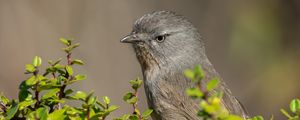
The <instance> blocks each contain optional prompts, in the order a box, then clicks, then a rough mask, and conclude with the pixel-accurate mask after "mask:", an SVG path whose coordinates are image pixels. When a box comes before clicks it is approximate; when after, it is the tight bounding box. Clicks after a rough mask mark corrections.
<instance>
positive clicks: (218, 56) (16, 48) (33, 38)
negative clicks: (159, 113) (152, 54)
mask: <svg viewBox="0 0 300 120" xmlns="http://www.w3.org/2000/svg"><path fill="white" fill-rule="evenodd" d="M157 10H172V11H175V12H177V13H179V14H182V15H184V16H186V17H187V18H188V19H189V20H190V21H192V22H193V24H194V25H195V26H196V27H197V28H198V29H199V31H200V33H201V34H202V36H203V39H204V40H205V42H206V51H207V54H208V56H209V58H210V60H211V62H212V63H213V64H214V66H215V67H216V69H217V71H218V72H219V73H220V74H221V76H222V77H223V79H224V80H225V81H226V83H227V84H228V86H229V87H230V89H231V90H232V92H233V94H234V95H236V96H237V98H238V99H239V100H240V101H241V102H242V103H244V106H245V107H246V108H247V109H248V111H249V113H250V114H251V115H263V116H265V117H267V118H269V117H270V116H271V115H274V116H275V118H277V119H282V115H281V114H280V112H279V109H280V108H287V107H288V104H289V101H290V100H291V99H292V98H295V97H298V98H299V97H300V90H299V80H300V74H299V71H300V40H299V38H300V1H299V0H226V1H225V0H189V1H182V0H151V1H150V0H51V1H50V0H48V1H41V0H26V1H25V0H0V66H1V69H0V91H2V92H3V94H5V95H6V96H8V97H10V98H17V92H18V85H19V83H20V82H21V81H23V80H25V79H26V78H27V77H28V76H27V75H25V74H23V73H24V65H25V64H27V63H31V60H32V58H33V57H34V56H35V55H39V56H41V57H42V59H43V60H44V61H43V62H44V66H46V60H49V59H52V60H55V59H57V58H61V57H64V54H63V52H61V49H60V48H61V47H63V45H62V44H61V43H60V42H59V41H58V39H59V38H60V37H67V38H74V39H75V40H76V41H78V42H80V43H81V47H79V48H78V49H76V50H75V51H74V54H73V57H75V58H80V59H82V60H84V61H85V63H86V64H85V65H84V66H83V67H78V68H80V70H79V71H77V72H78V73H79V72H80V73H84V74H87V75H88V80H86V81H84V82H80V83H77V84H76V85H74V87H75V88H76V89H77V90H84V91H92V90H94V91H95V93H96V95H98V96H104V95H107V96H109V97H111V99H112V102H113V103H114V104H116V105H119V106H121V109H120V110H118V111H117V112H116V113H115V114H114V115H113V116H119V115H120V114H121V113H125V112H128V111H129V110H131V109H130V106H129V105H127V104H126V103H125V102H123V101H122V96H123V94H125V92H126V91H128V90H130V86H129V84H128V81H129V80H130V79H134V78H136V77H138V76H139V77H142V74H141V69H140V66H139V63H138V62H137V60H136V58H135V54H134V53H133V49H132V48H131V46H130V45H128V44H121V43H120V42H119V40H120V39H121V38H122V37H123V36H125V35H127V34H128V33H129V32H130V31H131V27H132V24H133V22H134V21H135V20H136V19H137V18H139V17H141V16H142V15H143V14H146V13H149V12H152V11H157ZM141 93H142V94H140V95H141V96H140V98H141V100H140V104H139V107H140V108H141V109H145V108H146V99H145V95H144V91H143V90H141Z"/></svg>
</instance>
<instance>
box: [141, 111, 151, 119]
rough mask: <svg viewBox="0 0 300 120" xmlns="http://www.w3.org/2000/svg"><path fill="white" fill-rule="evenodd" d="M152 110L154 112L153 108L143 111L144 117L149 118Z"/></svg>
mask: <svg viewBox="0 0 300 120" xmlns="http://www.w3.org/2000/svg"><path fill="white" fill-rule="evenodd" d="M152 112H153V110H152V109H147V110H146V111H144V112H143V114H142V117H143V118H148V117H149V116H150V115H151V113H152Z"/></svg>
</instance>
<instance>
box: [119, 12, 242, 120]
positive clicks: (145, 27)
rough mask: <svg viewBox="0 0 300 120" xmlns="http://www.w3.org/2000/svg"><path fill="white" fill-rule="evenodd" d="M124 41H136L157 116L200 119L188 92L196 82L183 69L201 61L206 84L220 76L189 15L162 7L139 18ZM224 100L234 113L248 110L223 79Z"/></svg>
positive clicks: (158, 118)
mask: <svg viewBox="0 0 300 120" xmlns="http://www.w3.org/2000/svg"><path fill="white" fill-rule="evenodd" d="M121 42H123V43H132V45H133V48H134V50H135V52H136V56H137V58H138V61H139V63H140V64H141V67H142V72H143V77H144V86H145V92H146V95H147V99H148V105H149V107H150V108H153V109H154V114H153V115H152V118H153V119H155V120H198V119H199V118H198V117H197V111H198V110H199V107H198V102H196V101H194V100H192V99H191V98H189V97H188V96H186V94H185V90H186V89H187V88H189V87H191V86H192V85H193V84H192V83H191V82H190V80H188V79H187V78H186V77H185V76H184V74H183V71H184V70H186V69H191V68H194V67H195V66H196V65H198V64H200V65H201V66H202V68H203V70H204V71H205V74H206V78H205V80H204V81H203V83H202V85H205V84H206V82H207V81H208V80H210V79H212V78H214V77H219V75H218V73H217V72H216V71H215V69H214V67H213V65H212V64H211V63H210V61H209V60H208V58H207V56H206V54H205V48H204V43H203V41H202V40H201V37H200V35H199V33H198V31H197V29H196V28H195V27H194V26H193V25H192V24H191V22H189V21H188V20H187V19H186V18H184V17H183V16H181V15H177V14H176V13H174V12H170V11H158V12H153V13H150V14H146V15H144V16H142V17H141V18H139V19H138V20H137V21H136V22H135V23H134V26H133V30H132V32H131V34H130V35H128V36H126V37H124V38H123V39H122V40H121ZM216 91H222V92H223V93H224V96H223V98H222V104H223V105H224V106H225V107H226V109H227V110H228V111H229V112H230V113H233V114H237V115H240V116H243V117H246V116H247V115H246V113H245V111H244V109H243V107H242V106H241V104H240V103H239V102H238V101H237V99H236V98H235V97H234V96H232V94H231V92H230V90H229V89H228V88H227V86H226V85H225V83H224V82H223V81H222V80H221V82H220V85H219V87H218V88H216Z"/></svg>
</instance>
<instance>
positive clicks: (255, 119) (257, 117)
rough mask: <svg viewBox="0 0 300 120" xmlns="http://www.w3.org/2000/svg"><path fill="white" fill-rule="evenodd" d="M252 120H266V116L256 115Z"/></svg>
mask: <svg viewBox="0 0 300 120" xmlns="http://www.w3.org/2000/svg"><path fill="white" fill-rule="evenodd" d="M251 120H264V118H263V117H262V116H254V117H252V118H251Z"/></svg>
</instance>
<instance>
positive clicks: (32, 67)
mask: <svg viewBox="0 0 300 120" xmlns="http://www.w3.org/2000/svg"><path fill="white" fill-rule="evenodd" d="M25 70H26V72H29V73H33V72H34V71H35V67H34V66H33V65H31V64H26V65H25Z"/></svg>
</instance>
